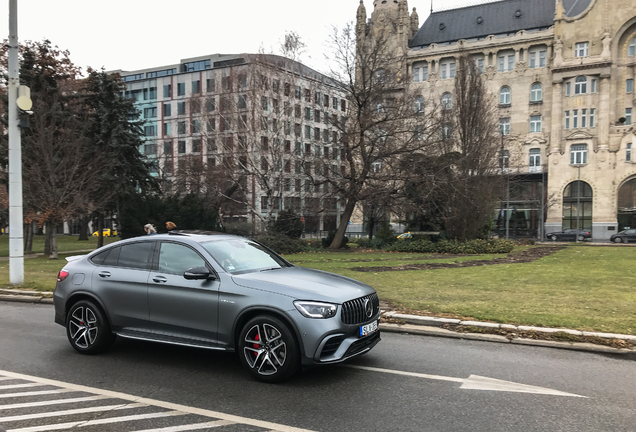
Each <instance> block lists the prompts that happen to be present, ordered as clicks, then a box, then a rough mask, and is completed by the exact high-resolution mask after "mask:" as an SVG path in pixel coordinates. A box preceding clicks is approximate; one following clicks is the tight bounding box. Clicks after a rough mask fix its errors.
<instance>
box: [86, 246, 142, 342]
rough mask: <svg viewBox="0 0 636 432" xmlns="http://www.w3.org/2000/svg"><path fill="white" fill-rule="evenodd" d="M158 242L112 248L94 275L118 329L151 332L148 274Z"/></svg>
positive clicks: (95, 283)
mask: <svg viewBox="0 0 636 432" xmlns="http://www.w3.org/2000/svg"><path fill="white" fill-rule="evenodd" d="M153 246H154V242H151V241H142V242H136V243H128V244H124V245H122V246H117V247H114V248H111V249H110V251H109V253H108V255H107V256H106V257H104V259H103V261H102V262H101V264H99V266H98V267H97V268H96V269H95V271H94V272H93V275H92V289H93V291H94V292H95V294H96V295H97V296H98V297H99V298H100V299H101V301H102V302H103V304H104V306H105V307H106V313H107V314H108V316H109V318H110V322H111V325H112V326H113V330H115V331H124V332H131V331H132V332H148V331H149V330H150V325H149V323H148V275H149V273H150V264H151V260H152V259H151V258H152V250H153Z"/></svg>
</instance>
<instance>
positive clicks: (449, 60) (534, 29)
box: [356, 0, 636, 239]
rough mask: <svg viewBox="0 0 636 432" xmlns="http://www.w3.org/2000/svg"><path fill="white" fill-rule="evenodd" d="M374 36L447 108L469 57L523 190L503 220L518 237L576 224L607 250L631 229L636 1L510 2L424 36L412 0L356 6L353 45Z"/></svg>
mask: <svg viewBox="0 0 636 432" xmlns="http://www.w3.org/2000/svg"><path fill="white" fill-rule="evenodd" d="M378 29H381V31H383V33H384V34H385V35H389V38H390V43H391V44H392V45H393V47H394V49H395V50H396V52H400V50H401V52H404V53H405V54H406V58H407V61H406V64H404V65H400V67H402V68H403V73H404V76H405V77H408V79H409V80H410V81H411V82H412V83H413V84H414V85H416V86H418V87H419V88H420V89H421V93H422V95H423V96H426V97H435V98H439V99H440V100H441V101H442V103H448V102H449V101H452V92H453V88H454V83H453V82H454V80H453V77H454V75H455V67H456V64H457V61H458V58H459V57H460V56H462V55H467V56H468V57H469V58H470V59H472V60H473V61H474V62H475V64H476V66H477V68H478V69H479V71H480V72H481V73H483V74H484V75H485V77H486V79H487V82H488V87H489V90H490V91H491V92H492V93H493V96H494V98H495V99H496V100H497V101H498V103H499V106H498V110H499V118H500V126H501V131H502V134H503V139H502V141H503V147H504V148H503V149H502V160H503V161H504V163H505V165H506V172H508V173H509V174H510V175H511V176H514V178H515V179H516V180H517V181H516V182H515V191H514V193H513V194H512V196H513V198H512V199H511V201H510V202H509V203H508V204H505V205H504V204H502V206H501V207H502V210H501V211H500V212H499V211H498V215H501V216H503V215H504V213H505V214H507V217H508V218H509V221H510V222H509V224H510V227H511V229H513V230H514V231H515V232H516V233H518V234H521V235H523V234H526V235H527V234H530V235H537V236H542V235H543V234H544V233H550V232H554V231H560V230H561V229H566V228H576V227H577V225H578V226H580V227H581V228H584V229H589V230H591V231H592V235H593V238H594V239H608V238H609V237H610V236H611V235H612V234H613V233H616V232H617V231H619V230H622V229H624V228H626V227H635V226H636V164H635V162H634V157H633V156H632V146H633V142H634V130H633V127H632V110H633V107H634V68H635V66H636V0H503V1H498V2H491V3H484V4H480V5H476V6H470V7H465V8H460V9H452V10H446V11H441V12H434V13H432V14H430V15H429V16H428V18H427V19H426V21H425V22H424V23H423V25H422V26H421V27H420V26H419V19H418V16H417V13H416V11H415V8H413V11H412V12H411V13H409V9H408V4H407V1H406V0H374V1H373V12H372V14H371V17H370V19H368V20H367V12H366V9H365V7H364V3H363V1H362V0H361V1H360V6H359V8H358V13H357V26H356V33H357V37H358V38H359V39H361V40H364V39H365V38H369V37H373V35H377V34H378V31H379V30H378ZM542 185H544V186H545V187H542ZM503 209H509V210H508V212H505V211H503ZM501 216H500V217H499V222H502V218H501ZM543 227H545V230H544V231H543Z"/></svg>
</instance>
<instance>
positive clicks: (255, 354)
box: [254, 334, 261, 357]
mask: <svg viewBox="0 0 636 432" xmlns="http://www.w3.org/2000/svg"><path fill="white" fill-rule="evenodd" d="M254 339H255V340H261V339H260V338H259V337H258V334H256V337H255V338H254ZM258 347H259V344H257V343H255V344H254V349H258ZM254 357H258V353H254Z"/></svg>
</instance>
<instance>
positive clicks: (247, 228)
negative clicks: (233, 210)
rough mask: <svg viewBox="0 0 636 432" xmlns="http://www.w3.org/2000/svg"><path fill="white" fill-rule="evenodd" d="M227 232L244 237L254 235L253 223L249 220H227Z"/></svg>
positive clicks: (225, 226)
mask: <svg viewBox="0 0 636 432" xmlns="http://www.w3.org/2000/svg"><path fill="white" fill-rule="evenodd" d="M223 228H224V229H225V232H226V233H228V234H234V235H238V236H243V237H250V236H251V235H252V224H251V223H249V222H226V223H225V224H223Z"/></svg>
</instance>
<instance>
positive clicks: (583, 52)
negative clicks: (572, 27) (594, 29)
mask: <svg viewBox="0 0 636 432" xmlns="http://www.w3.org/2000/svg"><path fill="white" fill-rule="evenodd" d="M589 47H590V43H589V42H577V43H576V45H574V56H575V57H587V56H588V54H589Z"/></svg>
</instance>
